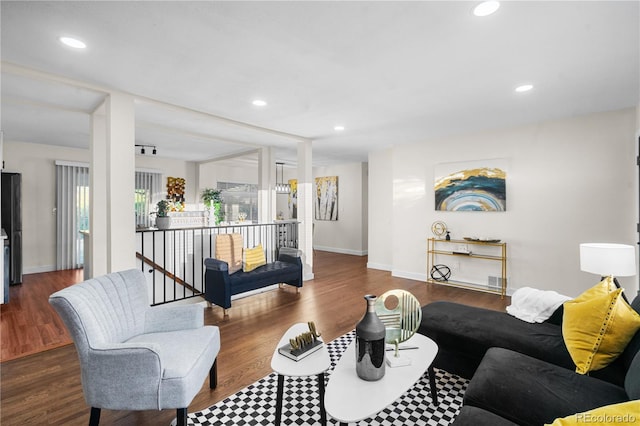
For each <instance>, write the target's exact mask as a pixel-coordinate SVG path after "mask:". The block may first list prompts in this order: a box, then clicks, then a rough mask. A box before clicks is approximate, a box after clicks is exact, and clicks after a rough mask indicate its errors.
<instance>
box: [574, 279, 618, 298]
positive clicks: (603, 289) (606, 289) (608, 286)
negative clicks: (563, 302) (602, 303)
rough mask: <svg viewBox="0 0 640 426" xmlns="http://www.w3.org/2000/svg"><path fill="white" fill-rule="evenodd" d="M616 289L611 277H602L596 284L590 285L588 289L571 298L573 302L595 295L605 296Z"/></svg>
mask: <svg viewBox="0 0 640 426" xmlns="http://www.w3.org/2000/svg"><path fill="white" fill-rule="evenodd" d="M616 289H617V287H616V285H615V284H614V282H613V278H612V277H610V276H609V277H606V278H603V279H602V281H600V282H599V283H598V284H596V285H594V286H593V287H591V288H590V289H589V290H587V291H585V292H584V293H582V294H581V295H580V296H578V297H576V298H575V299H573V301H574V302H584V301H585V300H589V299H592V298H594V297H596V296H605V295H607V294H609V293H611V292H612V291H615V290H616Z"/></svg>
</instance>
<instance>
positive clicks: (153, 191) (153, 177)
mask: <svg viewBox="0 0 640 426" xmlns="http://www.w3.org/2000/svg"><path fill="white" fill-rule="evenodd" d="M161 181H162V174H160V173H156V172H146V171H136V199H135V212H136V227H137V228H149V227H150V226H151V212H152V211H155V210H156V202H158V201H160V198H161V197H162V194H161V192H160V182H161Z"/></svg>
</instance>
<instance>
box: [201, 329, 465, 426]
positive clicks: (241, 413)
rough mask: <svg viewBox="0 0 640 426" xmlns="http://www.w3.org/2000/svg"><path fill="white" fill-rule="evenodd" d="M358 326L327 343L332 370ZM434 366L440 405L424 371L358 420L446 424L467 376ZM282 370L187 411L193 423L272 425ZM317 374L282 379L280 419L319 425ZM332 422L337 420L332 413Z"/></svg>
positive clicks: (453, 413) (457, 405) (457, 404)
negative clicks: (372, 414) (388, 402)
mask: <svg viewBox="0 0 640 426" xmlns="http://www.w3.org/2000/svg"><path fill="white" fill-rule="evenodd" d="M354 336H355V332H354V331H352V332H350V333H347V334H345V335H344V336H340V337H338V338H337V339H336V340H334V341H332V342H330V343H328V344H327V350H328V351H329V355H330V357H331V368H330V369H329V371H328V374H327V375H326V376H327V379H328V380H330V379H331V371H333V368H334V367H335V365H336V363H337V362H338V360H339V359H340V356H341V354H342V352H343V351H344V350H345V349H346V348H347V347H348V346H349V344H350V343H351V341H352V340H353V338H354ZM435 371H436V383H437V387H438V399H439V402H440V404H439V406H437V407H436V406H435V405H434V404H432V403H431V396H430V392H429V377H428V375H427V374H426V373H425V375H424V376H423V377H422V378H421V379H420V380H419V381H418V382H417V383H416V384H415V386H414V387H413V388H412V389H410V390H408V391H407V392H405V394H404V395H403V396H402V397H401V398H400V399H398V400H397V401H396V402H395V403H393V404H391V405H390V406H388V407H387V408H385V409H384V410H383V411H382V412H380V413H378V415H376V416H375V417H372V418H370V419H365V420H362V421H361V422H359V423H358V424H359V425H384V426H391V425H398V426H400V425H402V426H404V425H448V424H449V423H451V422H452V421H453V419H454V418H455V417H456V415H457V414H458V411H459V409H460V406H461V405H462V396H463V394H464V391H465V390H466V388H467V384H468V380H466V379H462V378H460V377H458V376H454V375H452V374H449V373H447V372H446V371H442V370H435ZM277 384H278V376H277V374H276V373H271V374H269V375H268V376H266V377H264V378H262V379H260V380H258V381H257V382H255V383H254V384H252V385H250V386H248V387H246V388H244V389H242V390H241V391H240V392H238V393H236V394H234V395H231V396H230V397H229V398H226V399H224V400H223V401H220V402H218V403H217V404H215V405H213V406H211V407H209V408H208V409H206V410H203V411H199V412H194V413H190V414H189V424H190V425H191V424H194V425H225V426H231V425H250V426H254V425H255V426H262V425H273V424H274V422H275V415H276V409H275V404H276V389H277ZM318 398H319V396H318V386H317V378H316V377H315V376H312V377H297V378H294V377H287V378H285V383H284V401H283V406H282V424H284V425H319V424H320V411H319V409H318ZM328 424H331V425H336V424H339V423H338V422H337V421H335V420H333V419H331V418H328Z"/></svg>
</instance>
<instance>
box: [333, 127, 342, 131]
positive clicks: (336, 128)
mask: <svg viewBox="0 0 640 426" xmlns="http://www.w3.org/2000/svg"><path fill="white" fill-rule="evenodd" d="M333 130H335V131H336V132H341V131H343V130H344V126H335V127H334V128H333Z"/></svg>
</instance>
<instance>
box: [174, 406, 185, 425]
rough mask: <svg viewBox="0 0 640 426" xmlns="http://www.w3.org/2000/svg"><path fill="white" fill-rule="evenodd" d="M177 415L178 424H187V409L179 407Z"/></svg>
mask: <svg viewBox="0 0 640 426" xmlns="http://www.w3.org/2000/svg"><path fill="white" fill-rule="evenodd" d="M176 411H177V417H176V426H187V409H186V408H178V409H177V410H176Z"/></svg>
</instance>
